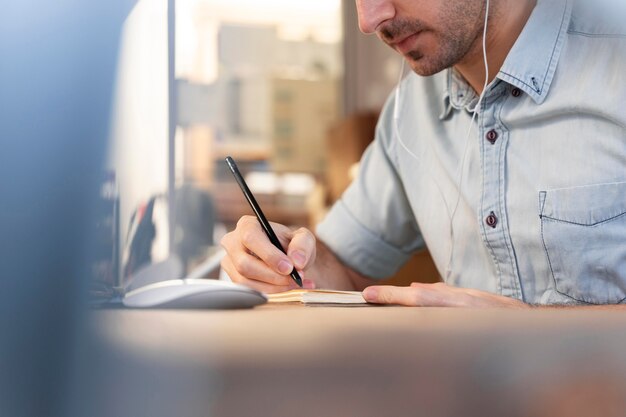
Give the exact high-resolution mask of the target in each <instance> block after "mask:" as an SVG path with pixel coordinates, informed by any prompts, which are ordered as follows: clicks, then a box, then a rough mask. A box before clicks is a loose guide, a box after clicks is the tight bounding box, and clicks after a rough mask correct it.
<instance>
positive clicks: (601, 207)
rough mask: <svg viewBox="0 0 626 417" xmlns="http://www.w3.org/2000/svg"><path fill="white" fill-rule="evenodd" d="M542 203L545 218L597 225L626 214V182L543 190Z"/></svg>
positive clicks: (540, 202) (541, 194)
mask: <svg viewBox="0 0 626 417" xmlns="http://www.w3.org/2000/svg"><path fill="white" fill-rule="evenodd" d="M539 204H540V213H541V217H542V218H547V219H551V220H555V221H561V222H565V223H573V224H579V225H583V226H595V225H597V224H600V223H603V222H607V221H610V220H613V219H615V218H616V217H619V216H621V215H624V214H626V182H621V183H611V184H598V185H592V186H584V187H575V188H563V189H556V190H550V191H541V192H540V193H539Z"/></svg>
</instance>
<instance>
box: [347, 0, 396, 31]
mask: <svg viewBox="0 0 626 417" xmlns="http://www.w3.org/2000/svg"><path fill="white" fill-rule="evenodd" d="M356 9H357V12H358V15H359V29H361V32H363V33H366V34H369V33H374V32H376V28H377V27H378V26H379V25H380V24H381V23H382V22H384V21H386V20H389V19H392V18H393V17H394V16H395V13H396V11H395V8H394V6H393V2H392V1H391V0H356Z"/></svg>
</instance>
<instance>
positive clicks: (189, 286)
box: [122, 279, 267, 309]
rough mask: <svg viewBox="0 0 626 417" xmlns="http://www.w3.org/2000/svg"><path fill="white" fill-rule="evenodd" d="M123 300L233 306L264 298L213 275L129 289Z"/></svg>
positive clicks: (153, 305) (152, 304)
mask: <svg viewBox="0 0 626 417" xmlns="http://www.w3.org/2000/svg"><path fill="white" fill-rule="evenodd" d="M122 302H123V303H124V305H125V306H126V307H133V308H171V309H177V308H180V309H191V308H194V309H236V308H251V307H254V306H257V305H260V304H264V303H266V302H267V298H266V297H265V296H264V295H263V294H262V293H260V292H258V291H256V290H253V289H251V288H248V287H244V286H243V285H239V284H235V283H232V282H224V281H218V280H213V279H173V280H168V281H162V282H157V283H154V284H149V285H146V286H143V287H141V288H137V289H134V290H132V291H129V292H128V293H126V295H125V296H124V298H123V300H122Z"/></svg>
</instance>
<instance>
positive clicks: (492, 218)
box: [485, 211, 498, 229]
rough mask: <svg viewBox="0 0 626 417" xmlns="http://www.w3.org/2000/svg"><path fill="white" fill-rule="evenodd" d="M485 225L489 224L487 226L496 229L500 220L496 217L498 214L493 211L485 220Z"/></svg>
mask: <svg viewBox="0 0 626 417" xmlns="http://www.w3.org/2000/svg"><path fill="white" fill-rule="evenodd" d="M485 223H487V226H489V227H491V228H493V229H495V228H496V225H497V224H498V218H497V217H496V214H495V213H494V212H493V211H492V212H491V213H489V216H487V218H486V219H485Z"/></svg>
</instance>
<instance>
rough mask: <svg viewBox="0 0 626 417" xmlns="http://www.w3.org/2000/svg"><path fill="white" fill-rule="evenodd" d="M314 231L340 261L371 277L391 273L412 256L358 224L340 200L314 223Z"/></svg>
mask: <svg viewBox="0 0 626 417" xmlns="http://www.w3.org/2000/svg"><path fill="white" fill-rule="evenodd" d="M316 234H317V236H318V238H319V239H320V240H321V241H322V242H324V244H326V246H328V247H329V248H330V249H331V250H332V251H333V253H334V254H335V255H336V256H337V257H338V258H339V260H341V262H343V263H344V264H345V265H347V266H349V267H350V268H352V269H354V270H355V271H357V272H359V273H360V274H362V275H365V276H367V277H370V278H374V279H384V278H388V277H390V276H392V275H393V274H395V273H396V272H397V271H398V270H399V269H400V267H402V265H404V264H405V263H406V262H407V261H408V260H409V258H410V257H411V254H410V253H406V252H404V251H402V250H401V249H398V248H396V247H394V246H392V245H390V244H389V243H387V242H385V241H384V240H382V239H380V238H379V237H377V236H376V235H375V234H374V232H372V231H371V230H369V229H367V228H366V227H365V226H363V225H362V224H361V223H359V221H358V220H357V219H355V218H354V216H352V214H350V212H349V211H348V209H347V208H346V206H345V205H344V204H343V202H342V201H341V200H340V201H339V202H337V203H336V204H335V205H334V206H333V207H332V209H331V210H330V212H329V213H328V215H327V216H326V217H325V218H324V220H323V221H322V222H321V223H320V224H318V225H317V228H316Z"/></svg>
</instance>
